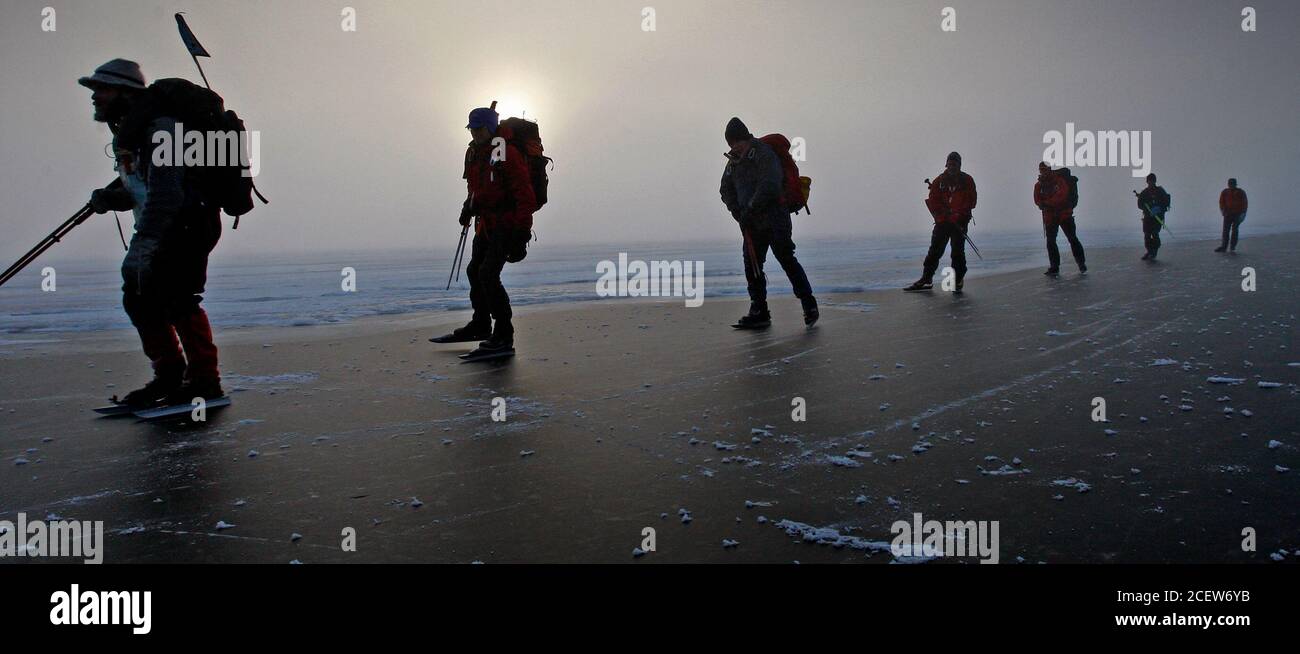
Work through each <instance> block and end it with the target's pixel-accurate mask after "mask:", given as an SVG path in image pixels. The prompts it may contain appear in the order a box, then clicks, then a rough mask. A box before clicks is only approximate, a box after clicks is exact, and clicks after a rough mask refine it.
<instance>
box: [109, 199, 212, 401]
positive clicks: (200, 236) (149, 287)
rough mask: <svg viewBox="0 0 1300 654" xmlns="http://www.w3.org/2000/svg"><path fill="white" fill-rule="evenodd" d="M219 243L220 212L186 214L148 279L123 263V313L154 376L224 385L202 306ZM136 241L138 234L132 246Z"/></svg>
mask: <svg viewBox="0 0 1300 654" xmlns="http://www.w3.org/2000/svg"><path fill="white" fill-rule="evenodd" d="M220 237H221V220H220V217H219V214H218V213H217V212H216V211H215V210H212V211H207V212H201V213H200V212H195V213H194V214H186V215H185V216H183V219H182V221H181V222H180V226H179V227H177V228H176V230H175V231H174V232H172V233H169V234H168V235H167V237H166V238H165V239H164V240H163V242H162V243H161V244H160V245H159V246H158V249H157V251H156V252H155V254H154V256H153V260H152V264H151V267H150V269H149V273H148V274H147V275H144V274H142V271H140V270H138V269H136V268H134V267H129V266H128V265H127V264H126V262H124V265H123V270H122V281H123V284H122V308H124V309H126V315H127V317H129V318H130V319H131V324H132V325H133V326H134V327H135V330H136V333H137V334H139V336H140V345H141V346H142V348H143V349H144V354H145V356H147V357H149V361H150V363H152V365H153V369H154V374H155V375H159V376H173V375H176V376H179V375H181V374H184V375H185V377H187V378H188V379H190V380H201V381H219V380H220V373H219V371H218V365H217V346H216V343H215V342H214V341H213V339H212V325H211V324H210V323H209V322H208V314H207V312H205V311H204V310H203V307H201V306H199V303H200V302H202V301H203V295H202V293H203V288H204V286H205V285H206V284H207V275H208V254H209V253H211V252H212V249H213V248H214V247H215V246H216V244H217V240H218V239H219V238H220ZM135 238H140V236H139V234H137V235H136V236H135V237H133V239H132V243H133V245H136V243H135ZM129 258H130V257H129V255H128V259H129Z"/></svg>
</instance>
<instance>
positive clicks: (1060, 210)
mask: <svg viewBox="0 0 1300 654" xmlns="http://www.w3.org/2000/svg"><path fill="white" fill-rule="evenodd" d="M1034 204H1036V205H1038V208H1039V209H1041V210H1042V212H1043V224H1044V225H1051V224H1053V223H1055V224H1057V225H1059V224H1061V223H1062V222H1064V221H1066V220H1069V219H1070V218H1073V217H1074V215H1073V214H1074V210H1073V209H1071V208H1070V184H1069V183H1068V182H1066V181H1065V178H1064V177H1062V176H1061V174H1060V173H1058V172H1055V171H1052V172H1049V173H1047V176H1046V177H1040V178H1039V179H1038V181H1037V182H1035V183H1034Z"/></svg>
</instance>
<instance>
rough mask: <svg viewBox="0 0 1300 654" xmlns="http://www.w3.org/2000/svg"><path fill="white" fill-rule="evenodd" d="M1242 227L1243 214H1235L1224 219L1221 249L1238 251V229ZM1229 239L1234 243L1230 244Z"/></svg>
mask: <svg viewBox="0 0 1300 654" xmlns="http://www.w3.org/2000/svg"><path fill="white" fill-rule="evenodd" d="M1240 225H1241V214H1233V215H1229V216H1224V217H1223V244H1222V245H1220V246H1219V247H1225V248H1226V247H1229V245H1231V247H1232V249H1234V250H1235V249H1237V228H1238V227H1239V226H1240ZM1229 237H1231V239H1232V241H1231V244H1229V241H1228V239H1229Z"/></svg>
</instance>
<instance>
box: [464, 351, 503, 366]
mask: <svg viewBox="0 0 1300 654" xmlns="http://www.w3.org/2000/svg"><path fill="white" fill-rule="evenodd" d="M514 355H515V351H514V350H504V351H501V352H492V353H490V354H475V353H473V352H468V353H466V354H462V355H460V360H461V362H462V363H473V362H475V361H494V360H496V359H509V358H510V357H512V356H514Z"/></svg>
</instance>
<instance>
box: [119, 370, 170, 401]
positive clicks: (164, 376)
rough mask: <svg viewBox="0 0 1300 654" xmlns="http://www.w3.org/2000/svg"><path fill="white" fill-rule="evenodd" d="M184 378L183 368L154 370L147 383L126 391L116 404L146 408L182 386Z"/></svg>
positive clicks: (164, 398)
mask: <svg viewBox="0 0 1300 654" xmlns="http://www.w3.org/2000/svg"><path fill="white" fill-rule="evenodd" d="M184 378H185V369H184V368H180V369H170V370H159V371H155V373H154V378H153V379H151V380H149V383H147V384H145V385H144V386H142V387H141V388H137V389H135V390H133V391H131V392H130V393H127V394H126V397H124V398H122V399H121V400H120V401H119V402H118V404H125V405H127V406H128V407H131V408H132V409H147V408H149V407H152V406H154V405H156V404H159V403H161V402H162V401H164V400H166V399H167V398H168V396H170V395H171V394H172V393H174V392H176V390H177V389H178V388H180V387H181V386H183V381H184Z"/></svg>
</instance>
